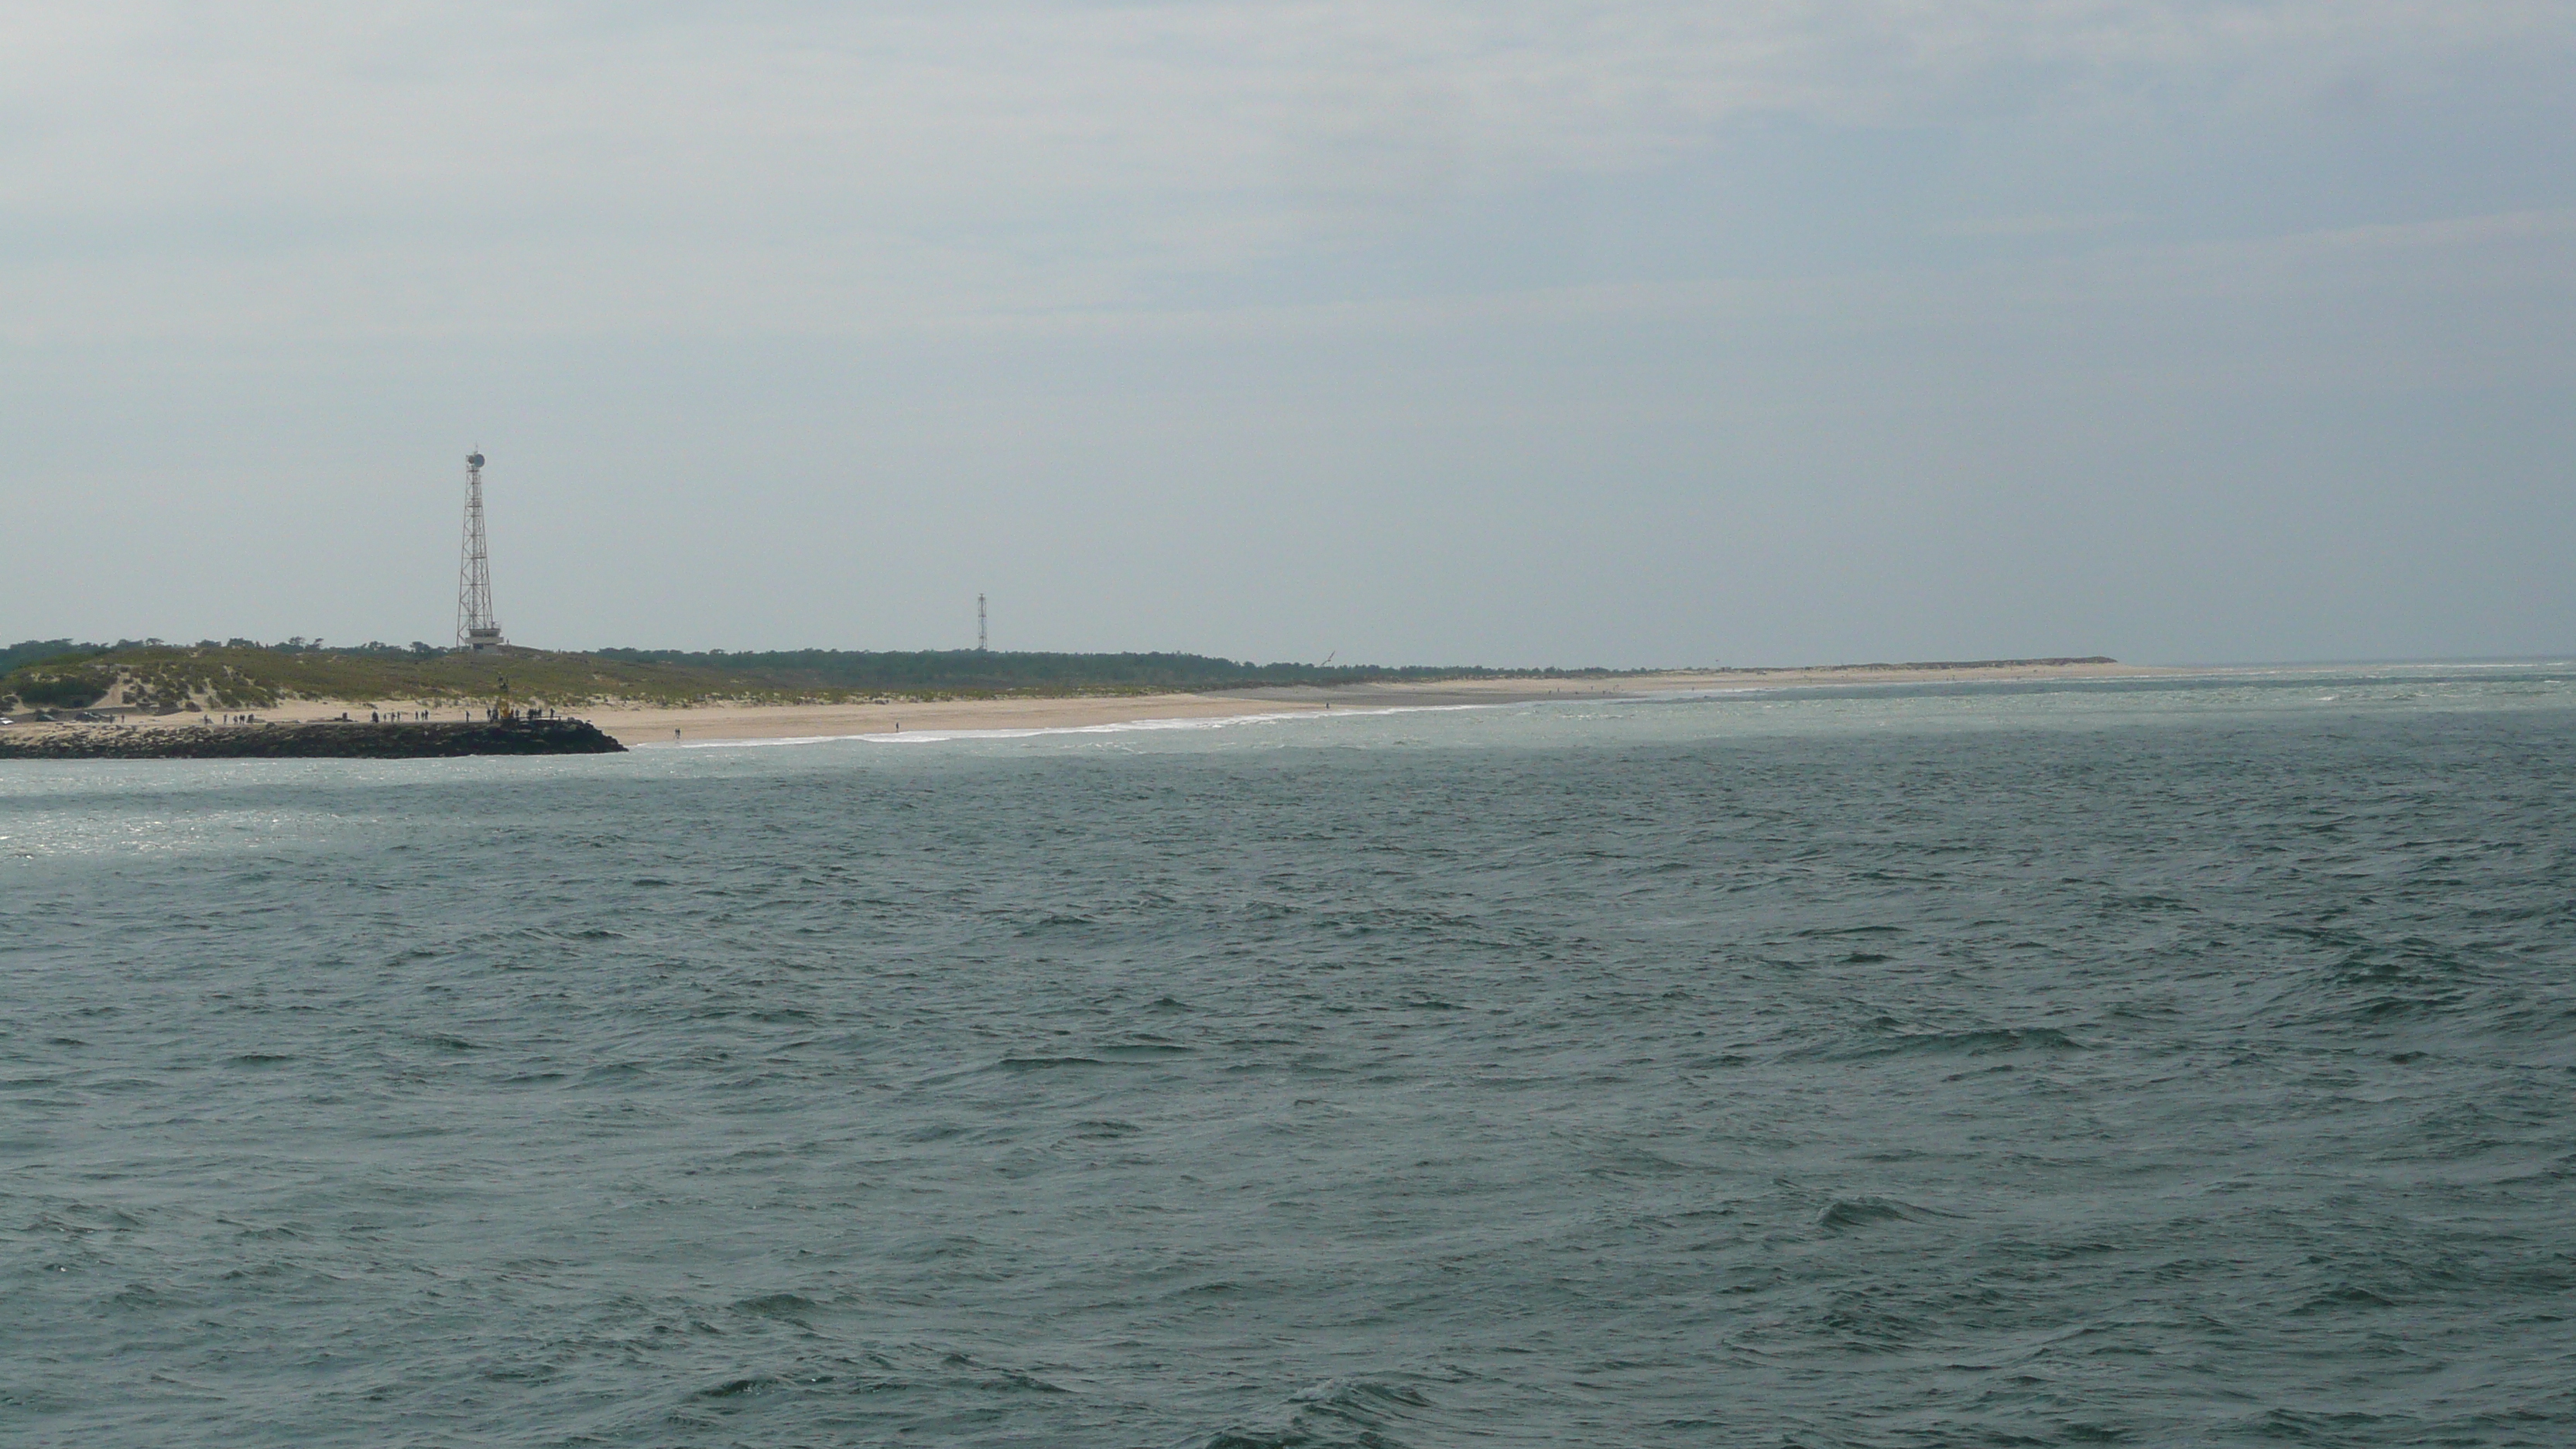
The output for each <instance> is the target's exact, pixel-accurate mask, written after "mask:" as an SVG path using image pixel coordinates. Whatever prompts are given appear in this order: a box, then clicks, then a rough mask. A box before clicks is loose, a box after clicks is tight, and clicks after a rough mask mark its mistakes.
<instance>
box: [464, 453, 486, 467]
mask: <svg viewBox="0 0 2576 1449" xmlns="http://www.w3.org/2000/svg"><path fill="white" fill-rule="evenodd" d="M465 466H466V467H468V468H480V467H482V466H483V455H482V454H480V453H468V454H466V455H465Z"/></svg>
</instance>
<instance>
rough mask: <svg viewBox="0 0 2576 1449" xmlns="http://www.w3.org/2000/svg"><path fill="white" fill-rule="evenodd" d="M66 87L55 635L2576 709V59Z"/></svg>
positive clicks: (1165, 45) (65, 70)
mask: <svg viewBox="0 0 2576 1449" xmlns="http://www.w3.org/2000/svg"><path fill="white" fill-rule="evenodd" d="M0 27H5V31H0V36H5V42H6V43H5V44H0V387H5V393H0V396H4V397H5V402H0V407H5V408H6V414H7V419H8V427H7V431H6V441H7V447H6V450H5V461H0V508H5V517H6V519H7V521H8V527H7V528H6V529H5V531H0V534H5V537H6V538H7V540H8V543H7V545H6V547H5V549H0V554H5V562H4V563H0V642H7V641H8V640H11V639H17V638H26V637H51V636H54V635H58V634H69V635H73V636H76V637H84V638H115V637H123V636H131V637H145V636H161V637H166V638H171V639H194V638H198V637H208V636H211V637H229V636H233V635H250V636H256V637H261V638H283V637H285V636H287V635H289V634H302V635H306V636H319V637H322V638H325V639H328V640H330V641H332V642H358V641H362V640H366V639H370V638H375V639H385V640H390V641H394V642H407V641H409V640H413V639H427V640H430V641H433V642H444V641H446V640H448V639H449V638H450V637H451V636H452V634H453V632H454V627H455V620H454V599H455V583H454V579H455V569H456V557H455V555H456V535H457V512H458V508H459V506H460V504H461V502H462V496H463V486H464V477H463V464H462V458H463V455H464V453H465V452H466V451H467V449H468V448H469V447H472V446H476V445H479V446H481V447H482V448H483V449H484V451H485V452H486V453H488V454H489V455H490V458H491V465H490V468H489V469H488V471H487V475H486V477H487V483H488V486H489V488H490V490H491V527H492V539H493V560H494V562H493V569H494V578H495V594H496V599H497V604H498V609H499V613H500V615H501V618H502V621H503V623H504V624H505V626H506V627H507V629H508V631H509V633H510V636H511V638H512V639H513V641H514V642H520V643H528V644H536V645H541V646H552V647H567V648H575V647H588V646H598V645H611V644H625V645H660V646H674V647H695V648H704V647H711V646H712V647H726V648H776V647H804V646H818V647H839V648H923V647H954V646H960V645H965V644H971V643H972V642H973V639H974V599H975V595H976V594H977V593H978V592H982V593H986V594H989V595H990V596H991V599H992V615H993V642H994V646H995V647H997V648H1042V649H1186V650H1193V651H1199V652H1206V653H1215V654H1224V655H1228V656H1232V657H1252V658H1259V659H1264V660H1269V659H1309V660H1312V659H1320V658H1322V657H1323V656H1325V655H1326V654H1328V653H1336V654H1338V655H1339V657H1340V659H1341V660H1343V661H1345V662H1350V661H1384V662H1474V663H1489V664H1545V663H1556V664H1577V663H1605V664H1617V665H1630V664H1705V663H1710V662H1723V663H1730V664H1737V663H1791V662H1809V661H1834V660H1852V659H1863V658H1868V659H1884V658H1915V659H1922V658H1955V657H1992V656H2004V655H2031V654H2059V653H2093V652H2103V653H2109V654H2113V655H2116V656H2118V657H2121V658H2124V659H2132V660H2140V661H2220V660H2247V659H2291V658H2365V657H2367V658H2386V657H2400V656H2411V657H2429V656H2460V655H2508V654H2525V653H2552V652H2563V651H2567V650H2570V649H2576V581H2572V580H2576V570H2571V569H2570V568H2569V566H2568V558H2569V555H2570V552H2571V546H2576V488H2571V486H2570V484H2571V482H2576V406H2571V384H2576V342H2571V339H2576V6H2571V5H2570V4H2567V3H2565V0H2552V3H2525V0H2481V3H2478V4H2470V5H2463V4H2458V3H2417V0H2275V3H2205V0H2176V3H2158V0H1955V3H1946V4H1932V3H1921V0H1810V3H1780V4H1733V5H1717V4H1709V3H1697V4H1689V3H1672V0H1637V3H1628V4H1591V3H1560V4H1550V5H1533V4H1515V3H1489V4H1479V5H1465V4H1452V3H1427V0H1366V3H1359V0H1287V3H1258V4H1256V3H1232V0H1151V3H976V0H955V3H942V4H936V5H933V4H912V3H897V4H884V5H875V6H852V5H846V4H821V3H772V4H761V3H751V4H734V5H724V6H714V5H676V4H653V3H625V4H615V5H610V4H559V5H526V4H522V5H510V6H495V5H484V4H472V3H465V4H456V3H450V4H442V5H434V6H433V5H387V6H370V7H347V6H332V5H318V4H314V5H306V4H272V5H264V6H259V7H246V8H239V9H229V10H217V9H214V8H211V7H200V6H192V5H177V4H168V5H150V4H110V5H102V6H94V7H68V6H59V5H35V4H19V3H7V4H0Z"/></svg>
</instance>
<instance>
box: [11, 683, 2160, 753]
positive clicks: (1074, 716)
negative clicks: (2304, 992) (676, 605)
mask: <svg viewBox="0 0 2576 1449" xmlns="http://www.w3.org/2000/svg"><path fill="white" fill-rule="evenodd" d="M2170 672H2172V671H2170V670H2164V669H2158V668H2154V667H2152V666H2140V665H2126V664H2001V665H1975V666H1908V665H1888V666H1849V665H1846V666H1834V667H1820V668H1804V669H1720V670H1686V671H1673V672H1670V673H1660V674H1624V675H1617V676H1612V677H1604V678H1572V679H1531V678H1520V679H1452V680H1441V681H1437V682H1432V683H1422V684H1407V683H1386V684H1346V685H1335V686H1331V687H1321V686H1297V687H1285V688H1269V689H1241V690H1224V691H1218V692H1212V693H1206V694H1179V693H1174V694H1123V695H1070V696H1055V697H1020V696H1015V697H1010V698H1001V699H949V700H895V701H889V702H886V703H882V704H754V703H713V704H703V705H692V706H688V707H683V708H673V707H669V706H662V705H649V706H648V705H624V704H615V703H609V704H600V705H588V706H581V707H575V708H568V709H566V710H565V711H564V713H566V714H568V715H574V716H577V717H579V718H582V719H586V720H589V721H590V722H592V723H593V724H596V725H598V726H599V727H600V728H601V729H602V730H605V731H606V732H608V733H609V734H610V735H612V736H614V737H616V739H617V740H618V741H619V742H620V743H621V744H626V745H630V746H638V745H672V744H681V745H687V744H703V743H708V742H711V741H721V740H777V739H829V738H837V737H841V736H848V735H874V734H893V733H896V732H898V731H904V730H1015V729H1067V728H1078V727H1080V726H1084V725H1105V724H1127V723H1133V722H1136V721H1140V720H1190V719H1237V718H1243V717H1246V716H1251V715H1276V714H1295V713H1302V712H1306V711H1317V712H1320V711H1323V710H1326V709H1401V708H1405V707H1415V708H1419V707H1423V706H1431V705H1475V704H1521V703H1528V702H1532V701H1538V700H1549V699H1584V698H1591V699H1620V698H1629V699H1634V698H1641V697H1645V696H1650V695H1658V694H1673V693H1688V692H1698V691H1718V690H1736V689H1785V688H1799V687H1812V686H1819V685H1874V684H1904V683H1912V684H1921V683H1926V682H1932V681H1939V682H1943V683H1974V682H1981V681H1982V682H1991V681H2000V680H2033V679H2105V678H2121V677H2130V676H2142V675H2150V674H2163V673H2170ZM424 712H425V713H426V714H427V715H428V717H430V718H432V719H439V720H464V719H468V718H472V717H475V716H477V715H479V714H480V711H479V710H468V709H466V708H464V707H461V706H459V705H457V704H456V703H454V702H452V701H450V702H448V703H444V704H430V703H426V702H422V701H404V700H393V701H382V700H376V701H354V702H353V701H349V700H310V699H307V700H290V701H287V702H284V703H282V704H279V705H276V706H274V707H272V708H267V709H261V710H259V711H257V716H258V718H259V719H260V720H262V721H265V722H269V723H278V724H291V723H300V722H303V721H308V720H326V719H338V718H340V717H342V716H344V715H345V716H348V717H349V718H352V719H356V720H366V719H368V718H369V717H370V716H371V715H382V716H383V717H384V718H387V719H410V718H416V717H418V716H419V715H421V714H422V713H424ZM197 719H198V716H196V715H193V714H180V715H171V716H157V717H156V716H151V715H131V716H127V717H126V720H127V722H128V723H130V724H132V725H133V726H134V727H137V728H144V729H149V728H152V727H154V726H156V725H180V724H194V723H196V722H197ZM18 728H20V729H97V728H101V726H98V725H37V724H34V723H33V722H32V721H30V722H23V723H21V724H20V725H19V726H18Z"/></svg>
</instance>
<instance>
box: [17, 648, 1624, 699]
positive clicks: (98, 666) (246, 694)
mask: <svg viewBox="0 0 2576 1449" xmlns="http://www.w3.org/2000/svg"><path fill="white" fill-rule="evenodd" d="M0 659H6V660H8V661H10V667H9V669H8V670H7V671H6V673H5V677H0V703H6V702H7V701H8V700H9V699H10V698H12V697H13V696H14V697H15V699H16V700H17V701H18V702H19V703H20V704H22V705H25V706H30V707H38V706H54V707H70V708H80V707H85V706H88V705H91V704H94V703H98V702H100V701H102V700H105V701H106V702H107V703H109V704H118V705H124V706H128V707H132V708H140V709H152V710H170V709H206V710H234V709H243V710H255V709H268V708H274V707H276V706H277V705H278V704H279V703H280V702H282V701H284V700H289V699H333V700H350V701H355V702H361V703H363V702H371V701H388V702H390V701H395V700H405V701H408V700H422V701H429V702H446V701H465V700H480V699H486V698H489V697H490V696H491V695H492V694H493V692H494V690H495V689H496V687H497V686H498V684H499V682H500V681H501V680H502V679H504V678H506V679H507V680H508V681H509V687H510V692H511V694H512V695H513V696H515V697H517V698H519V699H522V700H528V701H541V702H544V703H547V704H553V705H562V706H579V705H586V704H597V703H601V702H604V701H608V700H625V701H633V702H637V703H649V704H663V705H683V704H698V703H707V702H712V701H716V700H737V701H768V702H782V703H783V702H790V701H808V702H831V701H846V700H851V699H870V698H884V697H888V696H898V697H903V698H913V699H920V698H954V697H960V696H981V695H1003V694H1021V695H1069V694H1142V693H1150V692H1155V691H1161V690H1211V689H1245V688H1253V687H1257V686H1264V685H1332V684H1367V683H1375V682H1381V681H1387V680H1438V679H1472V678H1488V677H1496V676H1501V675H1505V674H1513V673H1519V674H1535V675H1543V676H1545V677H1550V678H1555V677H1572V676H1590V675H1602V674H1607V673H1608V672H1609V671H1607V670H1598V669H1593V670H1543V671H1507V670H1497V669H1478V668H1446V669H1443V668H1428V667H1403V668H1379V667H1374V666H1365V665H1356V666H1355V665H1341V666H1333V667H1327V666H1321V665H1312V664H1254V663H1251V662H1249V661H1243V662H1237V661H1235V660H1231V659H1216V658H1210V657H1208V656H1205V655H1197V654H1042V653H1002V652H986V651H983V650H976V649H950V650H917V651H888V652H874V651H844V650H837V649H801V650H787V651H779V652H772V653H757V654H728V653H725V652H723V651H721V650H717V651H709V652H704V653H693V652H688V651H682V650H663V649H602V650H598V651H596V652H594V653H588V654H573V653H554V652H549V651H545V650H537V649H517V648H512V649H506V650H501V651H498V652H495V653H485V654H472V653H467V652H464V651H461V650H453V649H439V648H434V647H432V646H430V645H427V644H413V645H409V646H403V645H394V644H367V645H361V646H358V647H354V648H338V649H332V648H324V647H322V646H321V645H320V644H318V643H308V642H306V641H305V640H303V639H300V638H299V639H292V640H289V641H287V642H286V643H284V644H270V645H263V644H256V643H253V642H252V641H250V640H247V639H234V640H231V641H228V642H226V643H222V644H218V643H215V642H214V641H212V640H207V641H205V642H203V643H199V644H195V645H173V644H165V643H163V642H161V641H160V640H158V639H149V640H143V641H140V642H138V641H135V640H130V639H129V640H124V641H121V642H119V643H117V644H114V645H99V644H74V643H72V642H71V641H69V640H65V639H55V640H43V641H31V642H29V643H27V644H23V645H17V646H13V647H12V648H10V649H9V650H7V651H6V652H5V654H0Z"/></svg>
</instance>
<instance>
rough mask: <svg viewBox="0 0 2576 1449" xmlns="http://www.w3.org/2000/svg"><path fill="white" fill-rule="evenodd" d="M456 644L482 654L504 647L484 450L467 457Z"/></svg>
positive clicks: (457, 595)
mask: <svg viewBox="0 0 2576 1449" xmlns="http://www.w3.org/2000/svg"><path fill="white" fill-rule="evenodd" d="M456 642H457V644H458V645H459V646H460V647H462V648H466V649H472V650H476V651H478V652H479V651H481V650H485V649H498V648H500V647H501V621H500V620H498V619H495V618H493V617H492V546H491V544H490V543H489V542H488V541H487V540H486V539H485V538H484V537H483V450H482V449H480V448H477V449H475V450H474V451H473V452H471V453H468V454H466V455H465V556H464V559H463V560H462V561H461V562H459V563H458V565H457V568H456Z"/></svg>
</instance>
